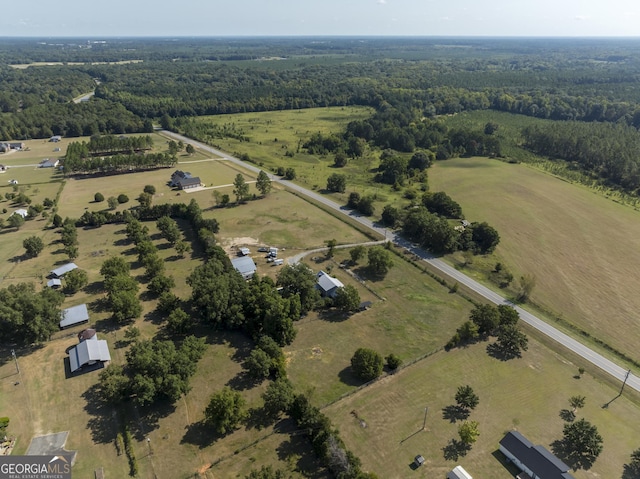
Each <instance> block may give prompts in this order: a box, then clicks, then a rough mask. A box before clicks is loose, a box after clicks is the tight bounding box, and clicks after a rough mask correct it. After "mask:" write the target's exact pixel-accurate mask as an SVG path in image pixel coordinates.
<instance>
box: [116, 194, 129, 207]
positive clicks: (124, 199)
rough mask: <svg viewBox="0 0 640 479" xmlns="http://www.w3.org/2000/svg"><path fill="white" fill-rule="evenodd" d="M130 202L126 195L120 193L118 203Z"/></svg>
mask: <svg viewBox="0 0 640 479" xmlns="http://www.w3.org/2000/svg"><path fill="white" fill-rule="evenodd" d="M128 201H129V197H128V196H127V195H125V194H124V193H120V194H119V195H118V203H120V204H124V203H127V202H128Z"/></svg>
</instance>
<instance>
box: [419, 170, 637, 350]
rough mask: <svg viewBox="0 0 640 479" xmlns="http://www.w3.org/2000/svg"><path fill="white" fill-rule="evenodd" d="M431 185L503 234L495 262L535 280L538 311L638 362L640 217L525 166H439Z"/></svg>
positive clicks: (575, 186)
mask: <svg viewBox="0 0 640 479" xmlns="http://www.w3.org/2000/svg"><path fill="white" fill-rule="evenodd" d="M429 179H430V183H431V189H432V190H433V191H441V190H444V191H446V192H447V193H448V194H449V195H451V196H452V197H453V198H454V199H455V200H456V201H458V202H459V203H460V204H461V206H462V208H463V210H464V211H465V213H466V216H467V219H469V220H471V221H475V220H476V219H482V220H486V221H487V222H488V223H489V224H491V225H492V226H494V227H495V228H496V229H497V230H498V232H499V233H500V237H501V241H500V245H499V246H498V248H497V249H496V255H497V257H499V258H500V260H501V261H503V262H504V263H505V264H506V265H508V266H509V267H510V268H512V271H513V274H514V276H515V277H516V278H519V277H520V276H521V275H523V274H533V275H535V277H536V278H537V285H536V287H535V289H534V291H533V294H532V299H533V301H534V302H535V303H538V304H540V305H541V306H543V307H544V308H546V309H549V310H551V311H553V312H554V313H555V314H556V315H558V316H561V317H562V318H563V319H566V320H567V321H569V322H571V323H573V324H575V325H577V326H578V327H580V328H582V329H584V330H586V331H588V332H589V333H590V334H591V335H592V336H593V337H597V338H599V339H601V340H603V341H604V342H606V343H608V344H610V345H611V346H613V347H614V348H616V349H618V350H620V351H622V352H623V353H625V354H627V355H629V356H631V357H633V358H635V359H638V356H637V343H638V340H639V339H640V334H639V333H638V319H637V314H636V312H637V310H638V307H639V306H640V296H638V294H637V292H636V285H637V284H638V282H639V281H640V276H639V274H640V273H639V271H640V258H639V257H638V255H636V254H635V253H634V252H635V251H636V249H637V238H638V235H639V234H640V221H638V220H639V219H640V213H638V212H636V211H634V210H633V209H631V208H628V207H625V206H622V205H619V204H617V203H615V202H613V201H611V200H609V199H607V198H605V197H603V196H600V195H598V194H594V192H592V191H590V190H588V189H586V188H583V187H581V186H577V185H573V184H570V183H567V182H564V181H561V180H559V179H557V178H555V177H553V176H551V175H548V174H545V173H543V172H540V171H537V170H535V169H532V168H529V167H526V166H524V165H512V164H506V163H502V162H499V161H496V160H489V159H484V158H458V159H452V160H447V161H446V162H438V163H437V164H436V165H435V167H434V168H432V169H431V171H430V178H429ZM497 205H500V206H499V207H497ZM507 205H508V206H507Z"/></svg>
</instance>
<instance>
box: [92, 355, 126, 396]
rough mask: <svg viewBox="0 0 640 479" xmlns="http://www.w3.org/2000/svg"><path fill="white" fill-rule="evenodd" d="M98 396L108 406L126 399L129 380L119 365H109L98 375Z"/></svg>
mask: <svg viewBox="0 0 640 479" xmlns="http://www.w3.org/2000/svg"><path fill="white" fill-rule="evenodd" d="M99 378H100V380H99V381H98V390H99V396H100V397H101V398H102V400H103V401H105V402H106V403H109V404H118V403H120V402H122V401H124V399H125V398H126V397H127V395H128V394H127V393H128V389H129V378H128V377H127V375H126V374H125V373H124V369H123V367H122V366H121V365H117V364H113V363H112V364H110V365H109V366H108V367H107V368H106V369H105V370H104V371H102V372H101V373H100V377H99Z"/></svg>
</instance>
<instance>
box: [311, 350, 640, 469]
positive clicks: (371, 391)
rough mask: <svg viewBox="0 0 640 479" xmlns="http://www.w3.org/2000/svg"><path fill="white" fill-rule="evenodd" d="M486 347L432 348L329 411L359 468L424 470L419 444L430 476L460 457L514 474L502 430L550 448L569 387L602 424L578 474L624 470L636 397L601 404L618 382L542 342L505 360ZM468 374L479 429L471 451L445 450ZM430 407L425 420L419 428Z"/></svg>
mask: <svg viewBox="0 0 640 479" xmlns="http://www.w3.org/2000/svg"><path fill="white" fill-rule="evenodd" d="M485 347H486V343H480V344H476V345H473V346H471V347H468V348H465V349H455V350H452V351H450V352H439V353H436V354H435V355H433V356H431V357H428V358H426V359H424V360H423V361H420V362H418V363H416V364H414V365H412V366H409V367H408V368H406V369H404V370H402V371H401V372H399V373H397V374H395V375H392V376H388V377H386V378H384V379H382V380H380V381H378V382H377V383H375V384H373V385H371V386H369V387H367V388H365V389H362V390H360V391H358V392H356V393H355V394H353V395H351V396H349V397H348V398H345V399H343V400H341V401H340V402H338V403H336V404H333V405H331V406H329V407H328V408H326V409H325V410H324V412H325V414H328V415H329V417H330V418H331V419H332V421H333V422H334V423H335V424H339V425H340V426H339V427H340V433H341V436H342V438H343V439H344V441H345V443H346V444H347V446H348V447H349V448H351V450H352V451H353V452H354V453H355V454H356V455H357V456H358V457H360V458H361V459H362V462H363V468H364V469H365V470H370V471H375V472H376V474H377V475H378V477H384V478H405V477H413V476H414V475H416V474H419V471H415V472H412V470H411V469H410V467H409V466H410V464H411V462H412V461H413V458H414V457H415V456H416V455H417V454H422V455H423V456H424V457H425V458H426V460H427V462H426V464H425V466H423V468H422V469H425V470H426V471H428V477H444V476H445V474H446V472H447V471H449V470H451V469H452V468H453V467H455V466H456V465H457V464H461V465H462V466H463V467H464V468H465V469H466V470H467V471H468V472H469V473H470V474H471V475H472V476H473V477H481V478H482V477H484V478H492V479H508V478H512V477H514V474H513V473H512V472H511V471H510V470H508V469H507V468H506V467H505V465H503V464H502V463H501V461H500V460H499V457H500V456H499V455H497V454H496V451H497V449H498V442H499V441H500V439H502V437H503V436H504V434H505V433H506V432H507V431H509V430H512V429H517V430H518V431H520V432H521V433H522V434H524V435H525V437H527V438H528V439H529V440H530V441H532V442H533V443H534V444H542V445H543V446H545V447H547V448H548V449H550V450H551V447H550V445H551V443H552V442H553V441H556V440H559V439H561V438H562V427H563V424H564V423H563V421H562V419H561V418H560V416H559V413H560V411H561V410H562V409H569V403H568V399H569V397H571V396H573V395H583V396H585V397H586V406H585V408H584V409H581V410H579V411H578V418H581V417H585V418H586V419H587V420H588V421H590V422H591V423H592V424H595V425H596V426H597V428H598V431H599V432H600V434H601V435H602V437H603V439H604V450H603V452H602V454H601V455H600V457H599V458H598V459H597V460H596V462H595V463H594V465H593V467H592V468H591V469H590V470H588V471H585V470H578V471H577V472H575V473H574V475H575V477H576V478H577V479H595V478H616V477H621V476H622V471H623V464H625V463H627V462H628V461H629V455H630V453H631V452H632V451H633V450H635V449H636V448H637V444H638V440H639V439H640V436H639V435H638V431H637V427H636V424H637V423H638V421H640V410H639V409H638V407H637V405H635V404H633V403H631V402H629V401H628V400H627V399H626V398H625V397H624V396H623V397H620V398H618V399H616V400H615V401H614V402H612V403H611V404H610V406H609V407H608V408H607V409H603V408H602V405H603V404H605V403H607V402H609V401H611V399H613V398H614V397H615V396H616V395H617V394H618V390H615V389H613V388H610V387H609V386H607V385H604V384H601V383H599V382H598V381H597V380H595V379H593V378H591V377H589V376H588V375H585V376H583V377H582V378H581V379H575V378H574V377H573V376H574V375H575V374H576V367H575V366H574V365H572V364H570V363H569V362H567V361H566V360H564V359H562V358H561V357H559V356H558V355H557V354H556V353H554V352H552V351H550V350H548V349H546V348H544V347H543V346H540V345H539V344H537V343H534V344H531V345H530V349H529V351H528V352H526V353H525V354H524V357H523V358H522V359H518V360H512V361H506V362H505V361H498V360H496V359H493V358H491V357H489V356H488V355H487V354H486V352H485ZM465 384H468V385H470V386H471V387H473V389H474V391H475V392H476V394H478V396H479V397H480V403H479V405H478V407H477V408H476V409H475V410H474V411H472V412H471V415H470V417H469V419H470V420H476V421H478V422H479V423H480V427H479V429H480V437H479V438H478V442H477V443H476V444H475V445H474V446H473V448H472V450H471V451H470V452H469V453H468V454H467V455H466V456H465V457H460V458H459V459H457V460H446V459H445V458H444V450H443V448H445V447H446V446H447V445H448V443H449V441H450V440H451V439H454V438H457V437H458V435H457V428H458V424H459V423H455V424H454V423H452V422H450V420H449V419H445V418H444V417H443V408H445V407H447V406H450V405H453V404H455V400H454V395H455V392H456V390H457V388H458V386H461V385H465ZM426 407H428V411H427V420H426V430H425V431H422V426H423V421H424V414H425V408H426ZM353 411H355V412H356V414H357V415H358V417H359V418H361V419H362V420H364V421H365V423H366V428H363V427H362V426H361V424H360V422H359V420H357V419H356V418H355V417H354V415H353V414H352V412H353ZM420 477H422V476H420Z"/></svg>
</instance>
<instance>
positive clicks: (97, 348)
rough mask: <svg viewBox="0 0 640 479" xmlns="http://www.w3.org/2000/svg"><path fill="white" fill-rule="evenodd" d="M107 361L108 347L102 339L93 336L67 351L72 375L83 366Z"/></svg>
mask: <svg viewBox="0 0 640 479" xmlns="http://www.w3.org/2000/svg"><path fill="white" fill-rule="evenodd" d="M107 361H111V354H110V353H109V345H108V344H107V342H106V341H105V340H104V339H98V338H97V336H95V335H94V336H93V337H92V338H91V339H89V340H87V341H82V342H81V343H80V344H78V345H77V346H75V347H73V348H71V349H70V350H69V366H70V369H71V372H72V373H75V372H76V371H79V370H81V369H82V368H83V367H84V366H92V365H94V364H96V363H98V362H101V363H105V362H107Z"/></svg>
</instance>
